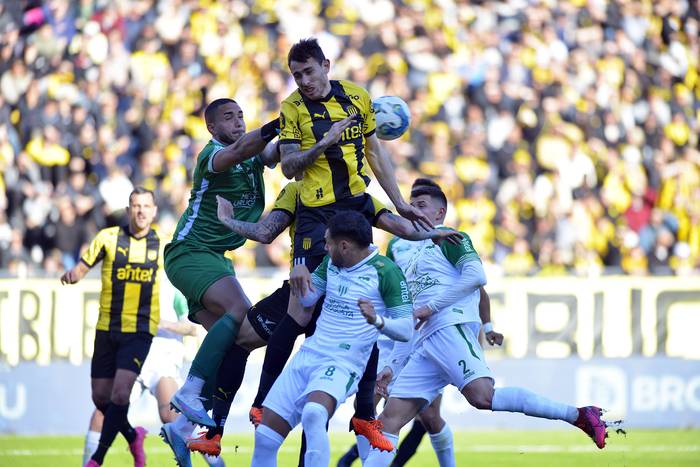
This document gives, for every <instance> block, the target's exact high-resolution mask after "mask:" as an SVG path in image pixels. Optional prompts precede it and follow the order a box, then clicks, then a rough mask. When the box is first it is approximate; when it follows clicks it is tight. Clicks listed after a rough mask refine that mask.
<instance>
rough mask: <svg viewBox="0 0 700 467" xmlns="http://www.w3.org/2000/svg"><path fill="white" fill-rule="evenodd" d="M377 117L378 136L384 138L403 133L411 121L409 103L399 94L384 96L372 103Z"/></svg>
mask: <svg viewBox="0 0 700 467" xmlns="http://www.w3.org/2000/svg"><path fill="white" fill-rule="evenodd" d="M372 107H374V114H375V116H376V119H377V137H378V138H379V139H384V140H392V139H396V138H398V137H399V136H401V135H403V134H404V133H405V132H406V130H407V129H408V125H410V123H411V111H410V110H408V105H407V104H406V103H405V102H404V101H403V99H401V98H400V97H397V96H382V97H380V98H378V99H375V100H374V102H373V103H372Z"/></svg>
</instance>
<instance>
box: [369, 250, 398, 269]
mask: <svg viewBox="0 0 700 467" xmlns="http://www.w3.org/2000/svg"><path fill="white" fill-rule="evenodd" d="M367 263H368V264H370V265H371V266H372V267H374V268H375V269H376V270H377V272H378V273H380V274H385V273H389V272H392V271H394V270H397V271H399V272H400V271H401V269H400V268H399V266H398V265H397V264H396V263H395V262H393V261H392V260H391V259H390V258H388V257H386V256H384V255H381V254H379V253H377V254H376V255H375V256H374V257H373V258H372V259H370V260H369V261H368V262H367Z"/></svg>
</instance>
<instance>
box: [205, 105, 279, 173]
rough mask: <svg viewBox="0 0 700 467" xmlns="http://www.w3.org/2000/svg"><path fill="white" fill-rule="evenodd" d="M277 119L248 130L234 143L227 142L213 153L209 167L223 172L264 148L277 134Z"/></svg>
mask: <svg viewBox="0 0 700 467" xmlns="http://www.w3.org/2000/svg"><path fill="white" fill-rule="evenodd" d="M278 130H279V119H278V118H276V119H274V120H272V121H271V122H268V123H266V124H265V125H263V126H262V127H261V128H258V129H256V130H253V131H250V132H248V133H246V134H245V135H243V136H241V137H240V138H239V139H238V140H237V141H236V142H235V143H233V144H229V145H228V146H226V147H225V148H223V149H221V150H220V151H219V152H217V153H216V154H214V155H213V156H212V157H213V158H214V159H213V160H212V162H211V164H212V165H211V167H212V168H213V169H214V172H224V171H226V170H228V169H230V168H231V167H233V166H234V165H237V164H240V163H241V162H243V161H245V160H246V159H250V158H251V157H253V156H254V155H256V154H259V153H260V152H262V150H263V149H265V146H266V145H267V143H269V142H270V141H272V140H273V139H274V137H275V136H277V131H278Z"/></svg>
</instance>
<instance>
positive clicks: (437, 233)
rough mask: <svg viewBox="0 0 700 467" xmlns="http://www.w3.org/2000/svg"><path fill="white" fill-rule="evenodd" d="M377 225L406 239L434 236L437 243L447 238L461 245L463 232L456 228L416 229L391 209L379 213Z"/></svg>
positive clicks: (421, 238) (422, 238) (423, 238)
mask: <svg viewBox="0 0 700 467" xmlns="http://www.w3.org/2000/svg"><path fill="white" fill-rule="evenodd" d="M377 227H379V228H380V229H382V230H385V231H387V232H389V233H391V234H394V235H396V236H397V237H401V238H405V239H406V240H425V239H428V238H432V239H433V240H435V241H436V243H438V242H440V241H441V240H447V241H448V242H451V243H454V244H455V245H459V244H460V242H461V241H462V234H460V233H459V232H457V231H456V230H452V229H434V228H431V229H430V230H416V228H415V227H414V226H413V224H412V223H411V222H410V221H409V220H408V219H406V218H404V217H401V216H397V215H396V214H394V213H391V212H389V211H385V212H383V213H382V214H380V215H379V219H377Z"/></svg>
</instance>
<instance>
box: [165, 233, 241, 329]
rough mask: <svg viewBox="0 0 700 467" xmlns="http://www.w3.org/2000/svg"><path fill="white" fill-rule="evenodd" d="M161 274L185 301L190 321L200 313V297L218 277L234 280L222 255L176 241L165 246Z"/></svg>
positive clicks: (186, 242)
mask: <svg viewBox="0 0 700 467" xmlns="http://www.w3.org/2000/svg"><path fill="white" fill-rule="evenodd" d="M164 260H165V273H166V274H167V275H168V279H170V282H171V283H172V284H173V285H174V286H175V287H176V288H177V289H178V290H179V291H180V292H182V294H183V295H184V296H185V298H187V308H188V314H189V318H190V321H192V322H194V323H199V321H197V319H196V318H195V315H196V314H197V313H198V312H199V311H201V310H203V309H204V305H202V297H203V296H204V293H205V292H206V291H207V289H208V288H209V287H210V286H211V285H212V284H213V283H214V282H216V281H218V280H219V279H221V278H222V277H227V276H235V275H236V273H235V271H234V270H233V263H232V262H231V260H229V259H228V258H226V257H225V256H224V255H223V253H219V252H216V251H214V250H212V249H210V248H207V247H206V246H204V245H200V244H199V243H195V242H190V241H187V240H180V241H175V242H171V243H168V244H167V245H166V246H165V254H164Z"/></svg>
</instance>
